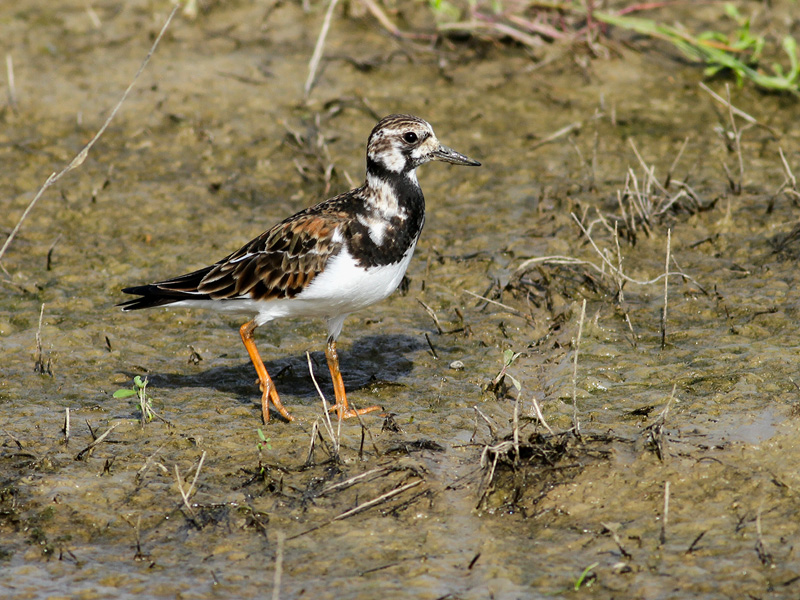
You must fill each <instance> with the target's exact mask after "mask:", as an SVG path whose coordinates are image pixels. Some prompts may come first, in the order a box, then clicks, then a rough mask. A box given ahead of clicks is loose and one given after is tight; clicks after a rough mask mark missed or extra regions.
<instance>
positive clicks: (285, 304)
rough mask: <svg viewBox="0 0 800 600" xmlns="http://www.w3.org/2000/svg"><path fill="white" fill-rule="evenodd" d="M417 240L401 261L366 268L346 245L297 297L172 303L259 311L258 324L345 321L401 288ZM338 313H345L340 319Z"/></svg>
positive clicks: (231, 310) (239, 310)
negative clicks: (283, 320)
mask: <svg viewBox="0 0 800 600" xmlns="http://www.w3.org/2000/svg"><path fill="white" fill-rule="evenodd" d="M415 247H416V241H415V242H414V243H413V244H412V245H411V247H410V248H409V249H408V252H406V253H405V254H404V255H403V258H402V259H401V260H400V262H398V263H395V264H392V265H385V266H379V267H371V268H369V269H364V268H362V267H359V266H358V265H357V264H356V261H355V260H354V259H353V257H352V256H351V254H350V253H349V252H348V251H347V248H346V247H342V250H341V252H339V254H337V255H336V256H334V257H333V258H332V259H331V260H330V261H329V262H328V264H327V265H325V270H324V271H323V272H322V273H320V274H319V275H317V276H316V277H315V278H314V279H313V280H312V282H311V284H310V285H309V286H308V287H307V288H306V289H304V290H303V291H302V292H300V293H299V294H298V295H297V296H295V297H294V298H280V299H275V300H266V301H263V300H261V301H257V300H250V299H246V298H240V299H236V300H223V301H222V302H219V301H217V302H214V301H211V300H188V301H183V302H175V303H174V304H173V305H172V306H193V307H205V306H208V308H216V309H218V310H221V311H224V312H232V313H239V314H250V315H253V314H255V315H256V316H255V321H256V324H257V325H259V326H260V325H263V324H264V323H268V322H269V321H272V320H273V319H280V318H282V317H322V318H324V319H327V320H328V321H329V322H330V321H332V320H333V321H338V327H339V328H341V322H342V321H343V320H344V317H345V316H346V315H349V314H350V313H352V312H355V311H357V310H361V309H362V308H366V307H367V306H370V305H372V304H375V303H376V302H380V301H381V300H383V299H384V298H386V297H387V296H389V295H390V294H391V293H392V292H393V291H395V290H396V289H397V286H398V285H400V282H401V281H402V279H403V275H405V272H406V269H407V268H408V263H409V262H411V257H412V256H413V254H414V248H415ZM336 317H342V319H337V318H336Z"/></svg>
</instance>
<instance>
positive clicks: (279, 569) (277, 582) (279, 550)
mask: <svg viewBox="0 0 800 600" xmlns="http://www.w3.org/2000/svg"><path fill="white" fill-rule="evenodd" d="M275 537H276V540H275V577H274V578H273V580H272V600H280V597H281V577H282V575H283V545H284V543H285V542H286V533H285V532H284V531H283V530H282V529H279V530H278V532H277V533H276V534H275Z"/></svg>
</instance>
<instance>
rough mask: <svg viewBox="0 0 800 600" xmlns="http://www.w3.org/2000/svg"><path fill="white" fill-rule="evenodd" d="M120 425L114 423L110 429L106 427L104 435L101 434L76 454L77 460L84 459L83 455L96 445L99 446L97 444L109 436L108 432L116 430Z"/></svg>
mask: <svg viewBox="0 0 800 600" xmlns="http://www.w3.org/2000/svg"><path fill="white" fill-rule="evenodd" d="M118 425H119V423H114V424H113V425H112V426H111V427H109V428H108V429H106V431H105V433H103V434H102V435H100V436H99V437H98V438H97V439H95V440H93V441H92V443H91V444H89V445H88V446H86V448H84V449H83V450H81V451H80V452H78V454H76V455H75V460H82V459H83V456H84V455H85V454H86V453H87V452H89V451H90V450H91V449H92V448H94V447H95V446H97V444H99V443H100V442H102V441H103V440H105V439H106V438H107V437H108V434H109V433H111V432H112V431H114V430H115V429H116V428H117V426H118ZM90 430H91V428H90Z"/></svg>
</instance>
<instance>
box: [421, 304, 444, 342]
mask: <svg viewBox="0 0 800 600" xmlns="http://www.w3.org/2000/svg"><path fill="white" fill-rule="evenodd" d="M417 302H419V303H420V304H421V305H422V308H424V309H425V312H426V313H428V316H430V318H431V319H433V324H434V325H436V331H437V332H438V333H439V335H442V334H443V333H444V330H443V329H442V324H441V323H440V322H439V317H438V316H437V315H436V311H435V310H433V309H432V308H431V307H430V306H428V305H427V304H425V303H424V302H423V301H422V300H420V299H419V298H417Z"/></svg>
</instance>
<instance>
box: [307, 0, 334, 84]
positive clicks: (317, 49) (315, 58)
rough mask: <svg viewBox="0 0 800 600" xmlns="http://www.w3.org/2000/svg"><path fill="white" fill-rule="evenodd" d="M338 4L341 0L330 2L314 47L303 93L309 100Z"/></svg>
mask: <svg viewBox="0 0 800 600" xmlns="http://www.w3.org/2000/svg"><path fill="white" fill-rule="evenodd" d="M338 3H339V0H331V1H330V4H328V10H327V12H326V13H325V20H324V21H322V29H320V31H319V37H317V45H316V46H314V53H313V54H312V55H311V60H310V61H309V63H308V79H306V84H305V85H304V86H303V93H304V94H305V96H306V98H308V95H309V94H310V93H311V88H312V87H313V86H314V79H315V78H316V76H317V69H318V68H319V61H320V60H321V59H322V51H323V50H324V49H325V38H327V37H328V30H329V29H330V27H331V19H332V18H333V9H334V8H336V5H337V4H338Z"/></svg>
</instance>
